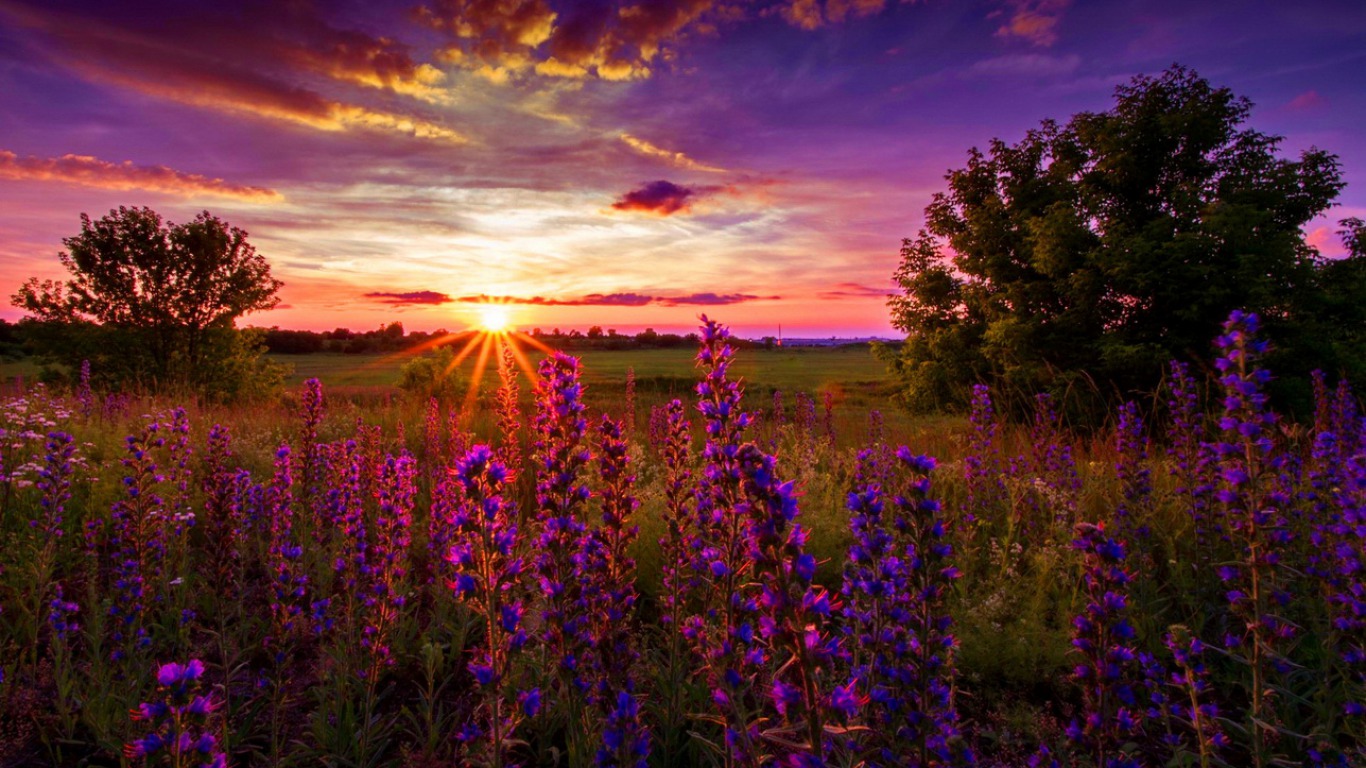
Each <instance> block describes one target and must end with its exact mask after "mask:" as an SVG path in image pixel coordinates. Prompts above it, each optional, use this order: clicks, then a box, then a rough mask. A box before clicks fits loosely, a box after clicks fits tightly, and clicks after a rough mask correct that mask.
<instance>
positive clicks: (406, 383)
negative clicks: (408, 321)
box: [398, 346, 469, 400]
mask: <svg viewBox="0 0 1366 768" xmlns="http://www.w3.org/2000/svg"><path fill="white" fill-rule="evenodd" d="M399 373H400V375H401V376H402V379H401V380H400V381H399V384H398V386H399V388H400V389H402V390H403V391H404V392H407V393H408V394H410V395H414V396H417V397H420V398H424V399H425V398H430V397H435V398H437V399H439V400H454V399H455V398H457V397H460V396H461V395H463V394H464V393H465V389H466V388H467V387H468V386H469V385H468V383H467V382H466V381H465V378H464V377H463V376H462V375H461V374H460V373H459V372H458V371H457V370H456V360H455V351H454V350H452V349H451V348H450V347H449V346H446V347H437V348H436V349H435V350H433V351H432V353H431V354H430V355H422V356H421V357H414V358H413V359H412V360H409V361H408V362H406V363H404V364H403V367H402V368H401V369H400V370H399Z"/></svg>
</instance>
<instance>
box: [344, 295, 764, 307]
mask: <svg viewBox="0 0 1366 768" xmlns="http://www.w3.org/2000/svg"><path fill="white" fill-rule="evenodd" d="M367 295H369V294H367ZM780 298H782V297H780V296H756V295H753V294H748V293H725V294H717V293H688V294H683V295H680V296H651V295H649V294H643V293H590V294H587V295H585V296H578V297H571V298H563V299H553V298H546V297H544V296H529V297H527V296H489V295H487V294H482V293H481V294H479V295H477V296H461V297H460V298H458V299H455V301H459V302H463V303H466V304H531V305H535V306H542V307H644V306H647V305H655V306H661V307H681V306H718V305H723V304H740V303H742V302H746V301H765V300H769V301H771V300H777V299H780Z"/></svg>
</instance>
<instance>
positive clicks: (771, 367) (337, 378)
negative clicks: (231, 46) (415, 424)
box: [271, 346, 887, 396]
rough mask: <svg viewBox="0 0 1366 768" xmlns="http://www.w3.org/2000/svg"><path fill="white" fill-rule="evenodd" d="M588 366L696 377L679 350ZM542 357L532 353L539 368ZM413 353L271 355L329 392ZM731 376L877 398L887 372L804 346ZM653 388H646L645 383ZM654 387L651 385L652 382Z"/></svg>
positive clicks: (754, 358) (596, 376) (745, 357)
mask: <svg viewBox="0 0 1366 768" xmlns="http://www.w3.org/2000/svg"><path fill="white" fill-rule="evenodd" d="M572 354H574V356H576V357H580V358H582V360H583V364H584V376H585V378H584V381H585V383H586V384H587V385H588V386H589V387H590V388H592V387H614V386H617V387H619V386H621V384H622V382H624V381H625V380H626V372H627V371H628V370H632V369H633V370H634V371H635V375H636V380H637V385H638V386H640V387H641V388H650V389H661V390H672V389H673V388H674V387H676V388H677V391H675V392H674V394H675V395H676V396H678V395H683V394H684V393H685V392H687V391H689V390H691V388H692V386H693V383H694V382H695V381H696V378H697V374H696V368H695V366H694V362H693V361H694V358H695V357H696V354H697V353H696V351H694V350H693V349H691V348H688V347H683V348H678V349H633V350H597V349H590V350H583V351H576V352H573V353H572ZM543 356H544V355H543V354H542V353H540V352H536V351H534V350H531V351H530V354H529V359H530V361H531V363H532V365H535V364H536V362H537V361H539V360H540V358H541V357H543ZM411 357H412V355H411V354H409V353H397V354H390V355H343V354H335V353H319V354H312V355H272V356H271V359H272V360H275V361H276V362H279V363H282V364H284V365H287V366H290V367H291V368H292V369H293V372H292V373H291V375H290V377H289V379H288V382H289V383H291V384H297V383H300V382H303V381H304V380H305V379H310V378H318V379H320V380H322V382H323V383H324V384H326V385H330V386H331V387H334V388H335V387H396V386H397V385H398V382H399V379H400V369H401V368H402V366H403V364H404V362H406V361H407V360H409V359H411ZM476 357H477V355H470V356H468V357H467V358H466V359H465V360H464V361H463V362H462V363H461V366H460V371H461V373H462V374H463V375H465V376H466V377H469V376H472V375H473V373H474V368H475V365H476ZM732 371H733V372H734V374H735V375H736V376H739V377H741V378H743V379H744V380H745V381H746V382H747V383H748V384H749V386H750V389H751V391H752V392H753V393H754V394H759V393H760V392H768V393H770V394H771V393H772V391H773V390H775V389H779V390H782V391H784V392H797V391H803V392H817V391H821V392H823V391H825V390H826V389H827V388H832V387H833V388H836V389H839V390H849V389H857V390H860V391H868V392H880V391H882V390H883V389H884V388H885V384H886V378H887V375H886V367H885V366H884V365H883V364H882V363H881V362H880V361H878V360H877V359H876V358H874V357H873V355H872V353H871V351H870V350H869V349H868V348H867V347H852V346H851V347H803V348H796V349H791V348H789V349H773V350H766V349H746V350H744V352H743V354H742V355H740V356H739V359H738V360H737V361H736V363H735V366H734V368H732ZM497 380H498V373H497V369H496V368H495V367H494V366H493V365H492V364H490V365H488V366H487V367H486V368H485V372H484V379H483V382H482V386H481V388H490V387H494V386H497ZM647 382H649V383H647ZM650 383H653V386H652V385H651V384H650Z"/></svg>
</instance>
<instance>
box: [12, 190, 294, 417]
mask: <svg viewBox="0 0 1366 768" xmlns="http://www.w3.org/2000/svg"><path fill="white" fill-rule="evenodd" d="M62 242H63V244H64V245H65V246H66V250H65V251H63V252H62V253H61V254H60V255H59V257H58V258H59V259H60V260H61V263H62V266H64V267H65V268H66V270H67V271H68V272H70V273H71V277H70V279H68V280H64V281H55V280H39V279H37V278H33V279H30V280H29V281H28V282H27V283H25V284H24V285H23V286H22V287H21V288H20V289H19V291H18V292H17V293H16V294H15V295H14V297H13V299H12V301H13V303H14V305H15V306H17V307H20V308H22V309H24V310H26V311H28V312H29V314H30V315H31V320H32V322H33V325H34V326H35V327H34V328H33V329H32V330H31V332H30V333H29V336H30V338H32V339H33V340H34V341H35V342H36V343H37V345H38V346H39V352H40V353H42V354H44V355H45V356H47V357H48V358H50V359H52V360H55V361H57V362H60V363H64V364H66V365H67V366H69V367H72V366H75V365H78V364H79V362H80V361H81V360H82V359H89V360H92V362H93V363H95V365H94V367H95V369H96V373H97V374H98V375H100V376H101V377H102V378H103V379H105V380H106V381H107V382H109V383H113V384H130V383H131V384H137V385H140V386H145V387H149V388H154V389H167V388H193V389H198V390H201V391H207V392H209V393H210V394H215V395H221V396H231V395H233V394H238V393H240V391H241V390H243V389H244V388H249V385H250V383H251V382H249V381H244V380H243V378H244V377H249V376H252V375H256V374H259V373H260V371H259V366H258V365H256V363H257V360H256V358H257V357H259V355H258V354H257V345H256V344H255V343H253V341H252V340H251V339H249V338H247V337H245V336H244V335H243V333H242V332H240V331H237V329H236V328H235V327H234V321H236V320H237V318H239V317H241V316H242V315H244V314H246V313H247V312H252V311H258V310H264V309H269V308H271V307H273V306H275V305H276V303H277V302H278V299H277V298H276V292H277V291H278V290H279V288H280V285H281V283H280V281H279V280H276V279H275V278H274V277H272V276H271V273H270V264H269V262H267V261H266V259H265V257H263V256H261V255H260V254H258V253H257V252H256V249H255V248H253V247H252V245H251V244H250V243H248V242H247V233H246V232H244V231H242V230H241V229H238V228H237V227H233V226H229V225H228V224H226V223H225V222H223V221H222V220H220V219H218V218H217V217H215V216H212V215H210V214H209V213H208V212H207V211H205V212H203V213H201V214H199V215H198V216H196V217H195V218H194V220H192V221H190V222H187V223H184V224H174V223H171V222H169V221H163V220H162V218H161V216H160V215H158V214H157V213H156V212H155V211H153V210H152V209H150V208H125V207H120V208H119V209H118V210H115V211H110V212H109V214H108V215H106V216H104V217H103V218H100V219H98V220H92V219H91V218H90V217H89V216H87V215H85V214H81V232H80V234H78V235H76V236H74V237H69V238H66V239H64V240H63V241H62Z"/></svg>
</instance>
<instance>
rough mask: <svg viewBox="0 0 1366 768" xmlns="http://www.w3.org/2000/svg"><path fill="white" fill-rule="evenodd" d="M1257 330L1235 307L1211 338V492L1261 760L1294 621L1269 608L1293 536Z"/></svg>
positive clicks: (1255, 752)
mask: <svg viewBox="0 0 1366 768" xmlns="http://www.w3.org/2000/svg"><path fill="white" fill-rule="evenodd" d="M1257 330H1258V319H1257V316H1256V315H1254V314H1245V313H1243V312H1240V311H1236V310H1235V311H1234V312H1233V313H1232V314H1230V315H1229V319H1228V320H1227V321H1226V322H1225V323H1224V333H1223V335H1222V336H1220V337H1219V338H1218V339H1217V340H1216V342H1215V344H1216V346H1217V347H1218V348H1219V350H1220V352H1221V356H1220V357H1219V358H1218V359H1217V360H1216V361H1215V368H1217V369H1218V370H1219V371H1220V374H1221V376H1220V384H1222V386H1223V390H1224V408H1223V416H1222V417H1221V418H1220V421H1219V427H1220V429H1221V430H1222V436H1221V439H1220V441H1219V442H1218V443H1216V444H1215V452H1216V454H1217V456H1218V458H1219V468H1220V479H1221V482H1220V486H1219V490H1218V492H1217V494H1216V498H1218V500H1219V501H1220V502H1221V505H1222V507H1223V514H1224V518H1225V520H1226V521H1227V523H1228V526H1229V528H1230V532H1231V533H1232V534H1233V535H1234V536H1235V539H1236V542H1237V545H1238V549H1239V551H1238V553H1237V559H1236V560H1235V561H1234V562H1231V563H1229V564H1227V565H1224V566H1222V567H1221V569H1220V577H1221V579H1222V580H1223V581H1224V583H1225V587H1226V588H1227V590H1228V591H1227V593H1226V596H1227V598H1228V602H1229V608H1230V611H1231V612H1232V613H1233V615H1234V616H1235V617H1236V618H1237V619H1239V620H1240V621H1241V622H1242V625H1243V626H1242V631H1241V632H1238V631H1234V632H1232V633H1230V634H1231V635H1232V637H1231V638H1230V639H1231V640H1232V641H1233V642H1232V643H1230V644H1229V645H1230V648H1238V647H1242V646H1244V645H1246V647H1247V658H1246V661H1247V664H1248V671H1249V673H1250V675H1251V687H1250V691H1251V699H1252V701H1251V706H1250V707H1249V709H1248V713H1247V714H1248V718H1249V730H1250V731H1251V735H1252V758H1253V762H1254V763H1255V764H1256V765H1257V766H1259V768H1260V766H1262V765H1264V764H1265V763H1266V761H1267V760H1268V759H1269V756H1268V754H1267V750H1266V747H1267V744H1266V740H1267V737H1268V735H1269V734H1268V733H1266V731H1267V730H1268V729H1270V728H1271V727H1272V725H1271V724H1273V723H1274V722H1275V719H1276V715H1275V708H1274V705H1273V702H1272V701H1271V700H1270V699H1269V697H1268V696H1267V695H1266V692H1267V689H1268V687H1269V683H1270V681H1269V679H1268V675H1269V674H1270V673H1271V672H1272V668H1273V667H1281V668H1283V666H1284V657H1283V656H1282V655H1281V653H1280V652H1279V651H1278V650H1277V648H1278V646H1284V644H1285V640H1287V639H1288V638H1289V637H1290V636H1292V635H1293V634H1294V627H1293V626H1292V625H1291V624H1289V623H1288V622H1287V621H1285V620H1284V619H1283V618H1281V617H1280V616H1278V615H1277V614H1276V613H1274V612H1273V611H1274V609H1275V606H1276V605H1284V604H1285V603H1286V602H1288V601H1289V594H1288V593H1287V592H1286V591H1285V590H1284V588H1283V587H1282V586H1281V579H1280V577H1279V571H1280V568H1279V563H1280V549H1281V548H1283V547H1285V546H1286V545H1288V544H1290V542H1291V534H1290V530H1289V528H1288V526H1287V523H1286V520H1285V517H1284V514H1283V510H1284V509H1285V508H1286V507H1287V506H1288V504H1289V498H1288V496H1287V495H1286V493H1285V492H1284V490H1283V489H1282V488H1281V487H1280V486H1279V484H1278V483H1277V481H1276V478H1277V475H1278V474H1279V472H1280V471H1281V469H1282V468H1283V467H1284V465H1285V457H1284V456H1283V455H1282V454H1281V453H1280V452H1278V451H1276V449H1275V445H1274V443H1273V442H1272V435H1273V434H1274V428H1275V425H1276V416H1275V415H1274V414H1273V413H1271V411H1270V409H1269V408H1268V403H1267V396H1266V394H1265V392H1264V391H1263V388H1264V387H1265V386H1266V384H1267V383H1268V382H1269V381H1270V379H1271V374H1270V372H1268V371H1267V370H1266V369H1265V368H1261V367H1260V366H1259V365H1258V360H1259V358H1260V357H1261V356H1262V355H1264V354H1265V353H1266V351H1267V343H1266V342H1265V341H1262V340H1260V339H1258V338H1257Z"/></svg>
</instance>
